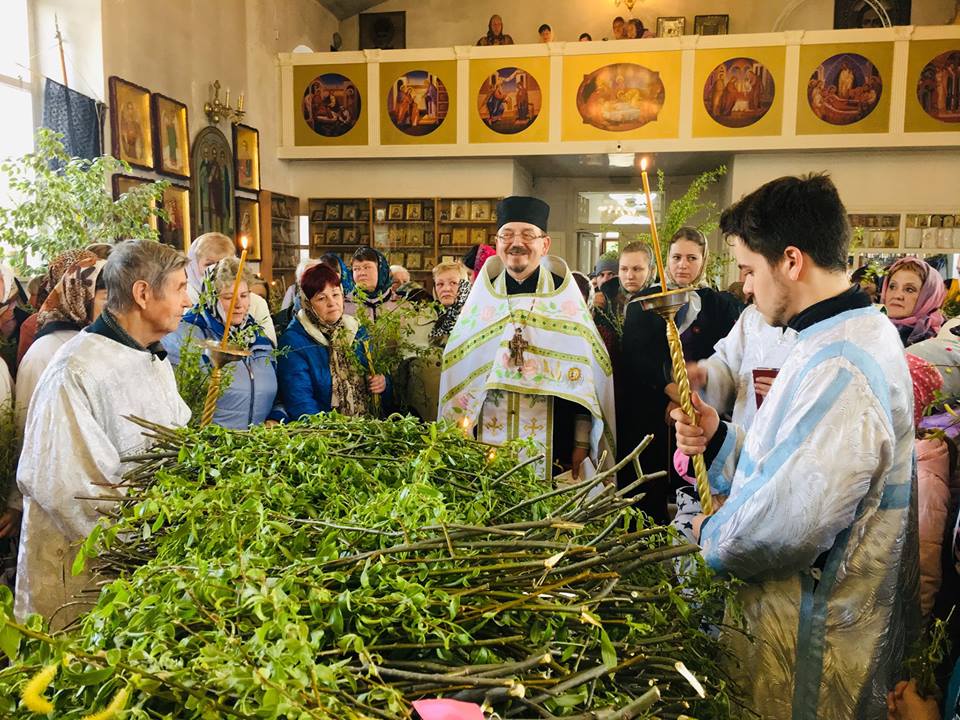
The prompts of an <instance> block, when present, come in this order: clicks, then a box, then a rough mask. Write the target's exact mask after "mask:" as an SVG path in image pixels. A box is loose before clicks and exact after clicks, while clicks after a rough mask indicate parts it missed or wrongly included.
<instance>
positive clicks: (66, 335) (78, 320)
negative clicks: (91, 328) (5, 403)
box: [17, 253, 107, 434]
mask: <svg viewBox="0 0 960 720" xmlns="http://www.w3.org/2000/svg"><path fill="white" fill-rule="evenodd" d="M104 265H106V261H105V260H97V258H96V256H95V255H93V254H92V253H87V254H86V255H84V256H82V259H80V260H79V261H78V262H75V263H74V264H73V265H72V266H71V267H70V268H69V269H68V270H67V271H66V272H64V273H63V274H62V275H61V276H60V280H59V282H57V284H56V285H55V286H54V288H53V289H52V290H51V291H50V292H49V293H48V294H47V298H46V300H44V302H43V305H41V306H40V310H39V312H38V313H37V318H38V321H37V336H36V340H34V342H33V344H32V345H30V349H29V350H27V352H26V354H25V355H24V356H23V360H21V362H20V368H19V370H18V371H17V429H18V431H19V432H20V433H21V434H22V433H23V429H24V427H25V426H26V424H27V410H28V409H29V408H30V400H31V399H32V398H33V393H34V390H35V389H36V387H37V383H38V382H39V381H40V376H41V375H43V371H44V370H46V369H47V366H48V365H49V364H50V361H51V360H52V359H53V357H54V356H55V355H56V354H57V351H58V350H59V349H60V348H61V347H63V346H64V345H65V344H66V343H67V342H68V341H69V340H70V339H71V338H73V337H74V336H75V335H77V333H79V332H80V331H81V330H83V329H84V328H85V327H87V326H88V325H90V324H91V323H93V322H95V321H96V319H97V318H98V317H100V313H101V311H102V310H103V308H104V306H105V305H106V303H107V288H106V285H105V284H104V282H105V281H104V278H103V267H104Z"/></svg>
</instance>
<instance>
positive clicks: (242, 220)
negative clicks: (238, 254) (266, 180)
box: [237, 197, 260, 260]
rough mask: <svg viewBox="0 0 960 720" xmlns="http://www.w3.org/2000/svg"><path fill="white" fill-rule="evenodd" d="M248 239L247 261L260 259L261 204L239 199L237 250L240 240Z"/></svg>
mask: <svg viewBox="0 0 960 720" xmlns="http://www.w3.org/2000/svg"><path fill="white" fill-rule="evenodd" d="M241 237H246V238H247V259H248V260H259V259H260V203H259V202H257V201H256V200H248V199H247V198H241V197H238V198H237V249H238V250H239V249H240V238H241Z"/></svg>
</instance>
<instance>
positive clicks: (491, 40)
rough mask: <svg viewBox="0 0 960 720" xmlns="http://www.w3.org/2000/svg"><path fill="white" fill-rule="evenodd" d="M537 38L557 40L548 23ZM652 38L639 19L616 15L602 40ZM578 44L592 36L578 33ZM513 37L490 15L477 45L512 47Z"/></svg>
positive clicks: (499, 19)
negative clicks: (606, 35) (609, 30)
mask: <svg viewBox="0 0 960 720" xmlns="http://www.w3.org/2000/svg"><path fill="white" fill-rule="evenodd" d="M537 37H538V38H539V39H540V42H542V43H549V42H553V41H554V40H557V39H558V38H556V37H554V34H553V28H552V27H551V26H550V25H549V23H542V24H541V25H540V27H538V28H537ZM651 37H654V34H653V33H652V32H650V30H648V29H647V28H646V26H645V25H644V24H643V21H642V20H641V19H640V18H626V19H625V18H623V17H622V16H620V15H618V16H617V17H615V18H614V19H613V23H612V25H611V34H610V37H609V38H602V39H603V40H638V39H644V38H651ZM577 41H578V42H592V41H593V36H592V35H590V33H588V32H583V33H580V35H579V37H577ZM513 44H514V40H513V37H512V36H511V35H509V34H507V33H506V32H504V29H503V18H502V17H500V16H499V15H491V16H490V20H489V21H488V22H487V32H486V33H485V34H484V35H483V36H482V37H481V38H480V39H479V40H477V45H481V46H488V45H513Z"/></svg>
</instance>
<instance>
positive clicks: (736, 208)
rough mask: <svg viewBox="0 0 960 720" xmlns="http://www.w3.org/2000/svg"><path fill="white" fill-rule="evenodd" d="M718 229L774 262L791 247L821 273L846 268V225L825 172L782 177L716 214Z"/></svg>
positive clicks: (769, 261) (847, 237)
mask: <svg viewBox="0 0 960 720" xmlns="http://www.w3.org/2000/svg"><path fill="white" fill-rule="evenodd" d="M720 230H721V231H722V232H723V234H724V235H726V236H728V237H729V236H735V237H738V238H740V240H742V241H743V243H744V244H745V245H746V246H747V247H748V248H749V249H750V250H752V251H753V252H755V253H759V254H760V255H763V257H764V258H766V260H767V262H768V263H770V264H771V265H774V264H776V263H778V262H779V261H780V260H781V258H782V257H783V252H784V250H785V249H786V248H787V247H789V246H793V247H795V248H797V249H799V250H800V251H801V252H803V253H805V254H807V255H809V256H810V258H811V259H812V260H813V262H814V263H815V264H816V265H818V266H819V267H821V268H824V269H825V270H833V271H842V270H846V267H847V253H848V251H849V247H850V223H849V221H848V220H847V210H846V208H844V206H843V202H841V200H840V195H839V193H838V192H837V188H836V186H835V185H834V184H833V181H832V180H830V178H829V176H827V175H826V174H822V173H821V174H813V175H805V176H804V177H782V178H779V179H777V180H772V181H770V182H768V183H767V184H766V185H763V186H762V187H760V188H759V189H757V190H755V191H753V192H752V193H750V194H749V195H747V196H746V197H744V198H743V199H741V200H740V202H738V203H737V204H735V205H733V206H732V207H729V208H727V209H726V210H724V211H723V214H722V215H721V216H720Z"/></svg>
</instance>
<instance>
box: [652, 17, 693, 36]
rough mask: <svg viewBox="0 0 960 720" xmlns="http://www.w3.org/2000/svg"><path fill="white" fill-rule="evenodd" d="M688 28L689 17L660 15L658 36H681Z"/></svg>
mask: <svg viewBox="0 0 960 720" xmlns="http://www.w3.org/2000/svg"><path fill="white" fill-rule="evenodd" d="M686 29H687V19H686V18H685V17H683V16H678V17H658V18H657V37H658V38H665V37H680V36H681V35H683V34H684V32H685V31H686Z"/></svg>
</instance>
